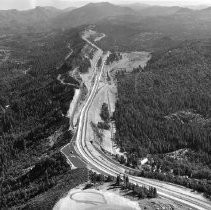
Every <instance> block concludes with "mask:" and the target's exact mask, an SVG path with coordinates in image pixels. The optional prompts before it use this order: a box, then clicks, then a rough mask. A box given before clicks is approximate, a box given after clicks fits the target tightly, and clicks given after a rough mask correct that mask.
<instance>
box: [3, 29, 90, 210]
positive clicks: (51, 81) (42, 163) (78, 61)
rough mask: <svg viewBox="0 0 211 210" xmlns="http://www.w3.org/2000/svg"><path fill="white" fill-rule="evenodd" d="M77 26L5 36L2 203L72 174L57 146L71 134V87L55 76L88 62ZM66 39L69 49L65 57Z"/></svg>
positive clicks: (11, 204) (44, 188) (14, 203)
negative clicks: (62, 174) (6, 54)
mask: <svg viewBox="0 0 211 210" xmlns="http://www.w3.org/2000/svg"><path fill="white" fill-rule="evenodd" d="M80 31H81V28H77V29H71V30H66V31H60V30H59V31H56V30H55V31H53V32H51V33H50V35H49V34H48V33H47V32H46V33H47V34H46V33H39V34H36V33H33V34H30V33H22V34H19V35H17V36H14V37H13V38H12V39H11V40H7V41H5V42H4V45H5V47H7V48H8V49H10V50H11V54H10V58H9V59H8V60H7V61H6V62H3V63H1V70H0V76H1V78H0V86H1V88H0V122H1V123H0V148H1V150H0V162H1V163H0V197H2V196H3V200H2V199H1V203H0V206H3V207H4V208H8V207H15V206H16V207H17V206H19V205H22V204H23V203H24V204H26V203H27V202H28V201H29V200H30V199H32V198H33V197H35V196H37V195H39V194H41V193H43V192H46V191H47V190H49V189H50V188H52V187H54V186H55V185H56V184H57V182H58V180H59V179H58V178H57V177H59V176H61V173H62V172H64V173H67V174H68V175H67V176H71V173H72V172H70V167H69V166H68V165H67V164H66V161H65V158H64V157H63V156H62V155H61V154H59V153H58V151H59V149H60V148H61V146H63V145H65V144H66V143H68V142H69V141H70V139H71V136H72V134H71V132H70V131H68V128H69V120H68V118H67V117H66V113H67V110H68V108H69V103H70V101H71V100H72V98H73V95H74V87H73V86H69V85H63V84H61V83H60V81H58V80H57V76H58V74H65V73H66V72H68V71H70V70H71V69H74V68H75V67H77V66H79V68H80V69H81V72H82V71H84V72H85V71H87V69H88V67H89V65H90V63H89V61H88V59H83V56H82V54H81V50H82V48H83V46H84V44H85V43H84V41H83V40H82V39H81V37H80ZM52 34H53V35H52ZM46 37H47V38H46ZM17 40H18V41H17ZM69 42H71V45H70V47H71V49H72V50H73V53H72V54H71V56H70V57H69V58H68V60H66V61H65V60H64V58H65V56H66V55H67V54H68V53H69V49H68V47H67V46H68V44H69ZM26 52H27V53H26ZM25 69H29V70H28V71H27V73H24V72H23V70H25ZM76 83H77V81H76ZM55 131H57V132H58V133H59V136H58V138H57V140H56V141H55V142H53V143H52V142H50V138H49V137H50V136H51V135H53V134H54V133H55ZM57 165H58V167H57ZM76 176H77V175H76ZM23 180H24V181H23ZM78 181H79V183H80V182H81V180H80V179H78Z"/></svg>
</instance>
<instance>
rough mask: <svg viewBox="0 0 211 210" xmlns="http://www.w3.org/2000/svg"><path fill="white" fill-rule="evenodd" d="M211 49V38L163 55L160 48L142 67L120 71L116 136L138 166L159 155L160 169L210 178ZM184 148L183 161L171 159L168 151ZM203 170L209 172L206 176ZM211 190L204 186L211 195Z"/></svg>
mask: <svg viewBox="0 0 211 210" xmlns="http://www.w3.org/2000/svg"><path fill="white" fill-rule="evenodd" d="M210 50H211V41H210V40H209V41H198V42H184V43H182V45H179V46H178V47H176V48H172V49H171V50H168V51H166V52H165V53H163V54H158V53H154V54H153V56H152V59H151V61H150V62H149V64H148V66H147V67H146V69H145V70H144V71H142V72H139V73H138V72H136V71H134V72H133V73H131V74H129V75H128V74H122V73H120V74H118V75H117V81H118V101H117V104H116V110H115V113H114V118H115V122H116V129H117V132H116V138H115V139H116V142H117V144H118V145H119V146H120V147H121V148H122V150H124V151H126V152H127V153H128V161H129V162H132V163H133V165H134V167H135V166H136V165H137V159H138V158H142V157H146V155H147V154H152V155H154V154H158V155H161V156H159V157H160V158H159V160H160V163H159V166H158V167H157V171H163V172H165V173H166V172H169V173H170V171H171V169H173V174H174V175H178V176H188V177H191V178H196V179H200V178H201V179H207V180H208V181H205V184H207V185H208V183H209V182H210V177H211V176H210V175H211V164H210V163H211V139H210V138H211V109H210V108H211V98H210V94H211V83H210V81H211V80H210V79H211V72H210V67H211V62H210V61H211V57H210V52H211V51H210ZM184 148H185V149H188V151H189V152H188V153H187V154H186V156H185V157H184V161H183V162H181V161H180V162H178V161H172V160H170V161H171V164H170V165H169V164H168V165H166V164H165V161H164V160H165V158H164V156H162V154H165V153H169V152H173V151H175V150H178V149H184ZM155 159H157V158H155ZM170 161H169V162H170ZM188 164H189V165H188ZM165 166H166V167H167V166H168V169H165V170H164V169H163V170H162V167H165ZM185 166H186V167H185ZM184 167H185V168H187V170H184ZM151 170H152V169H151ZM201 170H203V171H206V173H204V175H203V176H202V175H200V174H201V173H200V171H201ZM205 174H206V175H205ZM208 188H209V186H208ZM210 190H211V188H209V189H208V190H207V191H206V190H202V191H204V192H207V193H208V194H211V191H210Z"/></svg>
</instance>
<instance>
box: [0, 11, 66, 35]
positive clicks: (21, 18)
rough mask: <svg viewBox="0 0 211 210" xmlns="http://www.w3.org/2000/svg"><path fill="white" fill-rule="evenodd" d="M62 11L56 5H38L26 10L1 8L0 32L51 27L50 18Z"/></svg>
mask: <svg viewBox="0 0 211 210" xmlns="http://www.w3.org/2000/svg"><path fill="white" fill-rule="evenodd" d="M61 12H62V11H61V10H58V9H56V8H54V7H36V8H35V9H32V10H26V11H18V10H1V11H0V32H2V31H7V32H8V31H11V32H16V31H21V30H24V29H31V30H38V29H42V30H43V29H45V28H46V27H49V20H50V19H52V18H53V17H55V16H57V15H58V14H60V13H61Z"/></svg>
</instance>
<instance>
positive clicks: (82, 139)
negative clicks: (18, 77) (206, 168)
mask: <svg viewBox="0 0 211 210" xmlns="http://www.w3.org/2000/svg"><path fill="white" fill-rule="evenodd" d="M83 39H84V40H85V41H86V42H87V43H88V44H90V45H92V46H93V47H95V48H96V49H97V50H98V55H99V58H100V55H102V50H101V49H99V48H98V47H97V46H96V45H95V44H93V43H91V42H90V41H89V40H88V39H87V38H85V37H83ZM108 55H109V54H108V53H107V54H106V55H104V56H103V59H102V67H101V70H100V72H99V74H98V75H97V76H96V78H95V82H94V85H93V87H92V90H91V91H90V94H89V95H88V98H87V100H86V103H85V105H84V107H83V108H82V110H81V114H80V118H79V124H78V130H77V137H76V149H77V152H78V154H79V155H80V156H81V157H82V158H83V159H84V161H85V162H86V163H87V164H88V165H90V166H91V167H93V168H94V169H97V170H98V171H99V172H104V173H105V174H109V175H112V176H116V175H118V174H120V173H121V174H124V173H125V168H124V167H123V166H122V165H120V164H118V163H116V162H114V161H111V160H109V158H108V157H106V155H105V154H103V152H99V151H97V150H96V149H95V148H94V147H93V146H92V145H91V143H90V142H88V141H86V128H87V123H88V112H89V108H90V106H91V105H92V102H93V100H94V98H95V95H96V92H97V90H98V86H99V81H100V79H101V76H102V73H103V69H104V65H105V61H106V58H107V57H108ZM95 68H96V67H95ZM128 177H129V180H130V182H133V183H135V184H139V185H146V186H153V187H156V188H157V192H158V194H159V195H160V196H162V197H166V198H169V199H172V200H174V201H177V202H179V203H182V204H185V205H188V206H190V207H192V208H193V209H206V210H210V209H211V201H209V200H207V199H205V198H204V197H203V196H201V195H199V194H196V193H193V192H191V191H190V190H189V189H187V188H184V187H182V186H178V185H174V184H170V183H165V182H161V181H158V180H153V179H147V178H142V177H135V176H132V175H128Z"/></svg>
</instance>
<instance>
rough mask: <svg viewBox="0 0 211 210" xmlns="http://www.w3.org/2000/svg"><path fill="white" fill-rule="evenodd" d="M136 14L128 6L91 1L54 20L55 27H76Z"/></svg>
mask: <svg viewBox="0 0 211 210" xmlns="http://www.w3.org/2000/svg"><path fill="white" fill-rule="evenodd" d="M121 15H134V11H133V10H132V9H131V8H128V7H121V6H117V5H113V4H110V3H107V2H102V3H90V4H87V5H85V6H83V7H80V8H77V9H75V10H73V11H71V12H66V13H63V14H61V15H59V16H57V17H56V18H55V19H54V20H53V25H54V26H55V27H63V28H67V27H76V26H79V25H84V24H94V23H96V22H98V21H100V20H103V19H105V18H110V17H115V16H121Z"/></svg>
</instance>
